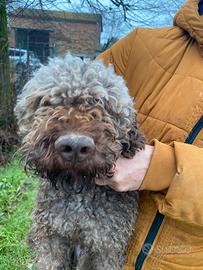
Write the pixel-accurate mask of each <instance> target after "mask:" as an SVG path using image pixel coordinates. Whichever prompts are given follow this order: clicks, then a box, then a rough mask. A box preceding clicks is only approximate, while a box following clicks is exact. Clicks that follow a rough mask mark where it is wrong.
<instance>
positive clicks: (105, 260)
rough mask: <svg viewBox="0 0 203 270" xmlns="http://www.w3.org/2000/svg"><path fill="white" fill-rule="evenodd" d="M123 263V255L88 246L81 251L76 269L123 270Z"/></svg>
mask: <svg viewBox="0 0 203 270" xmlns="http://www.w3.org/2000/svg"><path fill="white" fill-rule="evenodd" d="M123 265H124V260H123V256H122V259H121V258H118V254H115V253H114V252H113V253H111V251H105V250H97V251H96V250H92V248H89V249H88V248H87V249H86V250H83V252H82V253H81V256H80V258H79V260H78V264H77V268H76V270H121V269H122V266H123Z"/></svg>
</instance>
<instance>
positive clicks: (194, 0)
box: [174, 0, 203, 56]
mask: <svg viewBox="0 0 203 270" xmlns="http://www.w3.org/2000/svg"><path fill="white" fill-rule="evenodd" d="M198 4H199V0H187V1H186V3H185V4H184V5H183V6H182V8H181V9H180V10H179V11H178V13H177V14H176V16H175V17H174V25H176V26H178V27H180V28H182V29H183V30H185V31H187V32H188V33H189V34H190V36H191V37H192V38H194V39H195V40H196V41H197V43H198V44H199V48H200V52H201V55H202V56H203V16H200V15H199V12H198Z"/></svg>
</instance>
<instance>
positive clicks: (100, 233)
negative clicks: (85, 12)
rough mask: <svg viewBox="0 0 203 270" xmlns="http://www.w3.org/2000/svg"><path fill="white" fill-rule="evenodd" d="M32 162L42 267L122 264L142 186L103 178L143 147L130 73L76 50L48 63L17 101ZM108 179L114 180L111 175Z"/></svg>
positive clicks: (35, 236) (97, 269)
mask: <svg viewBox="0 0 203 270" xmlns="http://www.w3.org/2000/svg"><path fill="white" fill-rule="evenodd" d="M15 112H16V116H17V119H18V125H19V132H20V134H21V135H22V137H23V140H22V148H21V150H22V155H23V158H24V160H25V166H26V168H27V170H32V171H34V172H36V174H37V175H38V176H39V190H38V195H37V202H36V208H35V210H34V214H33V225H32V228H31V230H30V233H29V236H28V242H29V245H30V246H31V248H32V249H34V251H35V253H36V267H37V269H39V270H59V269H60V270H73V269H77V270H120V269H122V267H123V265H124V263H125V248H126V245H127V243H128V240H129V237H130V235H131V233H132V229H133V224H134V222H135V220H136V215H137V208H138V194H137V192H136V191H135V192H123V193H122V192H116V191H114V190H112V189H110V188H109V187H107V186H102V187H101V186H97V185H96V184H95V178H96V177H99V178H100V179H108V177H110V176H111V174H112V167H113V166H114V164H115V162H116V160H117V159H118V158H119V157H120V156H123V157H126V158H132V157H133V156H134V155H135V154H136V152H137V151H139V150H140V149H143V148H144V137H143V135H142V134H141V133H140V131H139V130H138V125H137V121H136V111H135V110H134V108H133V102H132V99H131V98H130V97H129V95H128V89H127V87H126V85H125V82H124V80H123V79H122V78H121V77H120V76H118V75H116V74H115V73H114V70H113V67H111V66H109V67H105V66H104V65H103V64H102V63H101V62H99V61H83V60H81V59H80V58H77V57H73V56H71V55H70V54H67V55H65V57H63V58H62V57H61V58H59V57H58V58H54V59H51V60H50V61H49V63H48V64H47V65H46V66H42V67H41V68H40V69H39V70H38V71H37V72H36V73H35V75H34V77H33V78H32V79H31V80H30V81H29V82H28V83H27V84H26V85H25V87H24V89H23V91H22V94H21V95H20V96H19V98H18V102H17V105H16V108H15ZM105 181H108V180H105Z"/></svg>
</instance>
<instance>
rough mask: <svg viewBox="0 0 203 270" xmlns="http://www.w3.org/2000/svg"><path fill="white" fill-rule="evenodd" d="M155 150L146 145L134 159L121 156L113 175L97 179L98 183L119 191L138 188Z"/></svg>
mask: <svg viewBox="0 0 203 270" xmlns="http://www.w3.org/2000/svg"><path fill="white" fill-rule="evenodd" d="M153 150H154V147H153V146H150V145H145V149H144V150H141V151H139V152H137V153H136V155H135V156H134V157H133V158H132V159H127V158H123V157H121V158H119V159H118V160H117V161H116V166H115V168H114V175H113V177H111V178H107V179H105V180H101V179H96V184H97V185H99V186H105V185H107V186H109V187H111V188H112V189H114V190H116V191H118V192H125V191H133V190H138V189H139V188H140V186H141V184H142V181H143V179H144V177H145V174H146V172H147V169H148V167H149V164H150V161H151V157H152V153H153Z"/></svg>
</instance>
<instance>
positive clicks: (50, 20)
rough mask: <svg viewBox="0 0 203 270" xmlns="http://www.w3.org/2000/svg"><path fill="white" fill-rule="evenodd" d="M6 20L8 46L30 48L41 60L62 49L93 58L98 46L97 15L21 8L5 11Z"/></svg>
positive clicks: (99, 23) (100, 26)
mask: <svg viewBox="0 0 203 270" xmlns="http://www.w3.org/2000/svg"><path fill="white" fill-rule="evenodd" d="M9 22H10V47H16V48H22V49H27V50H29V51H33V52H35V53H36V54H37V55H38V57H39V58H40V60H41V61H42V62H45V61H46V60H47V57H48V56H50V55H51V56H53V55H58V54H61V53H64V52H66V51H71V52H72V53H73V54H76V55H79V56H89V57H94V56H95V54H96V52H97V51H98V50H99V49H100V35H101V32H102V18H101V15H100V14H89V13H71V12H63V11H50V10H38V9H24V10H22V11H20V10H16V11H15V12H13V13H11V14H9Z"/></svg>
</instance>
